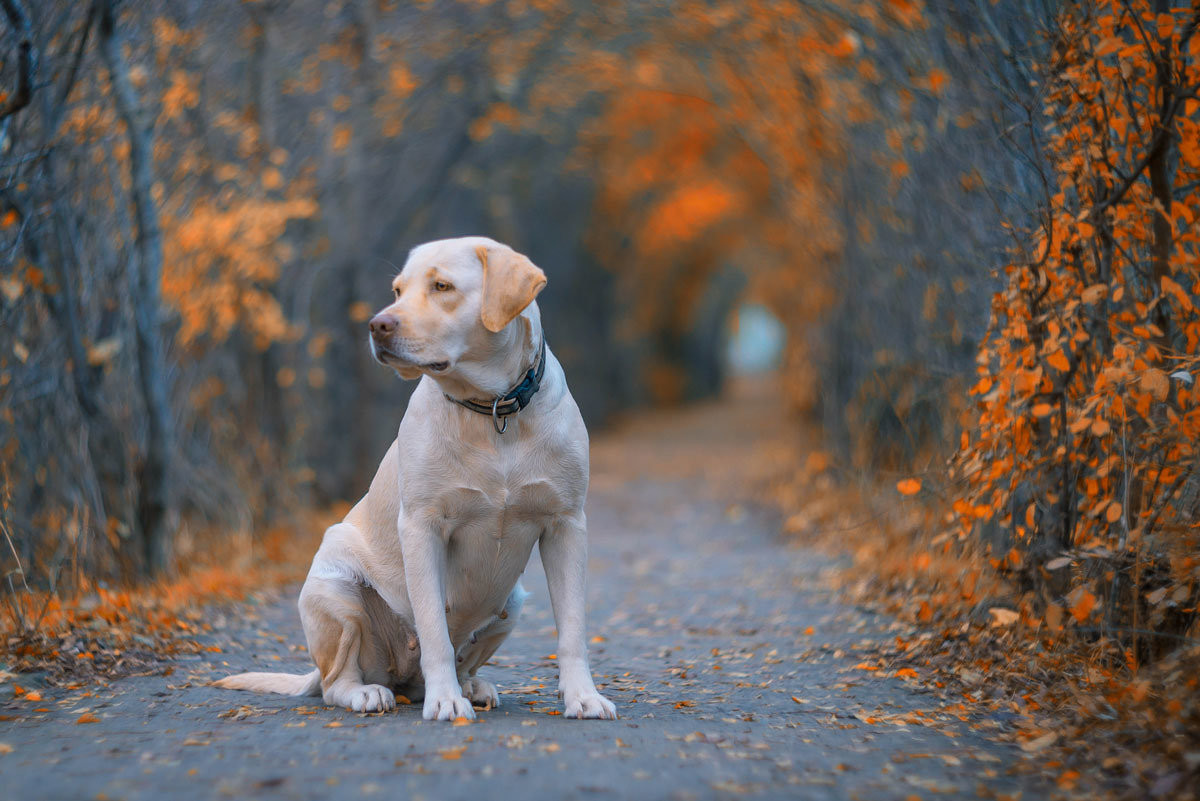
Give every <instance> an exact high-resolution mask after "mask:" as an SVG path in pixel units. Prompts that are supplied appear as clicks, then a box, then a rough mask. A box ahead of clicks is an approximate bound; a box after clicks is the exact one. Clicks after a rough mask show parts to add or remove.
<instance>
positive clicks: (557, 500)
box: [441, 480, 562, 545]
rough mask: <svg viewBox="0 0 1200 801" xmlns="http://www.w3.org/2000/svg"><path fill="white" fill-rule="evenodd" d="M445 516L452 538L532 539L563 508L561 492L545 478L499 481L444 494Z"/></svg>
mask: <svg viewBox="0 0 1200 801" xmlns="http://www.w3.org/2000/svg"><path fill="white" fill-rule="evenodd" d="M441 507H442V519H443V521H444V523H445V526H446V533H447V534H448V535H449V537H450V539H452V540H454V539H457V540H460V541H462V540H467V539H477V538H487V539H495V540H516V541H518V542H520V541H524V540H529V542H530V544H531V545H532V541H533V540H535V539H536V538H537V537H538V536H540V534H541V532H542V530H543V529H544V528H545V526H546V523H547V521H548V520H549V519H550V518H552V517H554V516H555V515H556V514H559V513H560V512H561V510H562V498H561V496H560V493H559V491H558V490H557V489H556V488H555V487H554V486H553V485H552V484H551V482H549V481H546V480H533V481H511V480H497V481H494V482H487V483H486V484H485V485H484V486H478V487H460V488H458V489H455V490H451V491H449V492H447V493H446V494H445V496H444V497H443V499H442V502H441Z"/></svg>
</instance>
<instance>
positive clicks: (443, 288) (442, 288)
mask: <svg viewBox="0 0 1200 801" xmlns="http://www.w3.org/2000/svg"><path fill="white" fill-rule="evenodd" d="M433 288H434V289H435V290H436V291H438V292H449V291H450V290H451V289H454V287H452V286H450V285H449V284H447V283H446V282H445V281H434V282H433Z"/></svg>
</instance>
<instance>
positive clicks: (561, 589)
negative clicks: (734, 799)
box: [216, 237, 617, 720]
mask: <svg viewBox="0 0 1200 801" xmlns="http://www.w3.org/2000/svg"><path fill="white" fill-rule="evenodd" d="M545 285H546V277H545V275H544V274H543V273H542V271H541V270H540V269H538V268H537V267H536V266H535V265H534V264H533V262H531V261H530V260H529V259H528V258H526V257H525V256H522V255H521V254H519V253H517V252H515V251H513V250H512V249H511V248H509V247H507V246H505V245H502V244H500V243H498V242H495V241H493V240H491V239H486V238H484V237H464V238H461V239H445V240H441V241H437V242H430V243H427V244H424V245H421V246H419V247H417V248H415V249H413V251H412V252H411V253H410V254H409V257H408V261H407V262H406V263H405V265H404V269H403V270H402V271H401V273H400V275H399V276H397V277H396V279H395V280H394V281H393V282H392V289H393V291H394V292H395V296H396V297H395V300H394V301H393V302H392V304H391V305H389V306H387V307H386V308H385V309H383V310H382V311H380V312H379V313H378V314H377V315H375V317H374V318H372V320H371V322H370V329H371V333H370V345H371V353H372V354H373V355H374V357H375V359H376V360H377V361H379V362H380V363H381V364H384V365H386V366H388V367H391V368H392V369H393V370H395V371H396V372H397V373H399V375H400V376H401V377H402V378H406V379H410V378H417V377H420V378H421V383H420V384H419V385H418V386H417V389H416V391H415V392H414V393H413V396H412V399H411V400H410V401H409V403H408V410H407V411H406V412H405V414H404V419H403V420H401V422H400V431H399V434H398V436H397V437H396V440H395V442H393V443H392V446H391V448H390V449H389V450H388V452H387V455H386V456H384V459H383V463H382V464H380V466H379V471H378V472H377V473H376V474H375V478H374V480H373V481H372V482H371V488H370V490H368V492H367V494H366V497H364V498H363V499H362V500H361V501H359V502H358V504H357V505H356V506H355V507H354V508H353V509H351V510H350V513H349V514H348V515H346V519H345V520H343V521H342V522H341V523H338V524H337V525H334V526H331V527H330V528H329V529H328V530H327V531H326V532H325V537H324V539H323V541H322V543H321V547H320V549H319V550H318V551H317V554H316V556H315V557H314V558H313V563H312V568H311V569H310V570H309V573H308V578H307V579H306V580H305V582H304V587H303V589H302V590H301V591H300V617H301V620H302V622H303V624H304V634H305V637H307V639H308V649H309V653H311V654H312V658H313V661H314V662H315V663H316V665H317V669H316V670H314V671H313V672H311V673H309V674H307V675H291V674H283V673H243V674H241V675H237V676H230V677H228V678H225V679H222V680H220V681H218V682H216V685H217V686H219V687H226V688H232V689H241V690H256V691H260V692H277V693H286V694H292V695H317V694H320V695H322V696H323V697H324V699H325V702H326V703H328V704H336V705H338V706H344V707H348V708H350V709H352V710H355V711H364V712H366V711H377V710H385V709H392V708H393V707H394V706H395V704H396V701H395V696H394V694H393V693H394V692H403V693H405V694H406V695H409V696H410V697H414V698H417V697H421V696H422V695H423V696H424V709H423V715H424V717H425V718H426V719H427V720H433V719H437V720H451V719H453V718H459V717H465V718H472V717H474V716H475V713H474V711H473V710H472V702H474V703H475V704H478V705H481V706H485V707H488V708H490V707H494V706H495V705H496V704H497V703H498V702H499V698H498V697H497V693H496V688H495V686H493V685H492V684H491V683H490V682H488V681H486V680H485V679H482V678H480V677H479V676H477V675H476V671H477V670H478V669H479V667H480V666H481V665H482V664H483V663H484V662H486V661H487V660H488V659H489V658H490V657H491V655H492V654H493V653H494V652H495V651H496V649H497V648H498V647H499V646H500V643H501V642H503V641H504V638H505V637H507V636H508V634H509V632H510V631H512V628H513V626H514V625H515V624H516V622H517V617H518V616H519V615H520V612H521V606H522V603H523V602H524V599H525V596H526V593H525V591H524V589H523V588H522V587H521V584H520V581H519V579H520V576H521V573H522V572H523V571H524V569H525V565H526V563H527V562H528V561H529V556H530V553H531V552H532V550H533V546H534V543H537V545H538V547H539V549H540V551H541V556H542V562H543V564H544V565H545V569H546V579H547V583H548V585H549V589H550V602H551V605H552V607H553V610H554V617H555V621H556V623H557V626H558V663H559V680H558V686H559V692H560V694H561V695H562V698H563V702H564V705H565V709H564V713H565V715H566V716H567V717H576V718H606V719H615V718H616V716H617V713H616V708H615V707H614V706H613V704H612V703H611V702H610V701H609V700H608V699H606V698H605V697H604V696H602V695H601V694H600V693H599V692H597V690H596V686H595V684H593V682H592V675H591V671H590V669H589V668H588V657H587V640H586V638H585V635H584V587H585V576H586V563H587V526H586V521H585V518H584V512H583V503H584V498H585V496H586V495H587V485H588V436H587V429H586V428H585V427H584V424H583V419H582V418H581V417H580V415H579V409H578V407H577V406H576V405H575V401H574V399H573V398H572V397H571V393H570V392H569V391H568V390H567V383H566V379H565V378H564V376H563V370H562V367H561V366H560V365H559V363H558V360H557V359H555V358H554V354H553V353H552V352H551V351H550V350H549V349H548V348H547V347H546V345H545V341H544V339H543V335H542V325H541V317H540V314H539V312H538V308H537V304H536V303H535V302H534V297H535V296H536V295H537V294H538V292H540V291H541V290H542V287H544V286H545ZM518 412H519V413H518Z"/></svg>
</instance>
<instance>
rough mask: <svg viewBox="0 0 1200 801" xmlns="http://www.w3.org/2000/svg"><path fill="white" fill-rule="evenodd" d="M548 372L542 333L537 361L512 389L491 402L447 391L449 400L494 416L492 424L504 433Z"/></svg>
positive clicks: (544, 341)
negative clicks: (512, 415) (465, 398)
mask: <svg viewBox="0 0 1200 801" xmlns="http://www.w3.org/2000/svg"><path fill="white" fill-rule="evenodd" d="M545 374H546V336H545V334H543V335H542V347H541V351H540V352H539V353H538V359H537V362H536V363H535V364H534V365H533V367H530V368H529V371H528V372H526V373H525V377H524V378H522V379H521V383H519V384H517V385H516V386H515V387H513V388H512V389H510V390H509V391H508V392H506V393H505V394H503V395H497V396H496V397H495V398H493V399H492V402H491V403H480V402H479V401H473V400H461V399H459V398H456V397H454V396H453V395H449V394H447V393H445V392H443V393H442V394H443V395H445V396H446V398H447V400H452V401H454V402H455V403H457V404H458V405H459V406H463V407H465V408H467V409H470V410H471V411H473V412H478V413H479V414H486V415H487V416H488V417H490V418H492V425H493V426H495V428H496V433H497V434H503V433H504V432H505V430H507V429H508V416H509V415H510V414H516V413H517V412H519V411H521V410H522V409H524V408H525V407H526V406H528V405H529V402H530V401H532V400H533V396H534V395H536V394H537V391H538V390H539V389H541V386H542V376H543V375H545Z"/></svg>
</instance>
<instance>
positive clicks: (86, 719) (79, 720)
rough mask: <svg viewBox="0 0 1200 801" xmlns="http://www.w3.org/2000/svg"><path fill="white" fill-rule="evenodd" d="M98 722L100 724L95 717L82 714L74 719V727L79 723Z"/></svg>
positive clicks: (87, 713)
mask: <svg viewBox="0 0 1200 801" xmlns="http://www.w3.org/2000/svg"><path fill="white" fill-rule="evenodd" d="M99 722H100V718H98V717H96V716H95V715H93V714H92V713H91V712H84V713H83V714H82V715H80V716H79V717H77V718H76V719H75V723H76V725H78V724H80V723H99Z"/></svg>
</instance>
